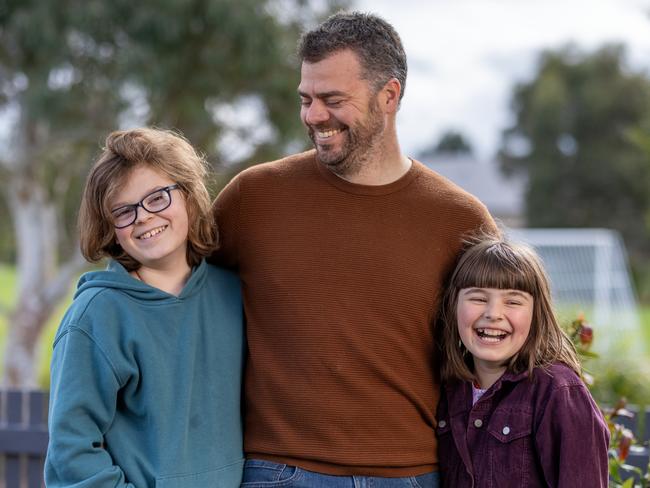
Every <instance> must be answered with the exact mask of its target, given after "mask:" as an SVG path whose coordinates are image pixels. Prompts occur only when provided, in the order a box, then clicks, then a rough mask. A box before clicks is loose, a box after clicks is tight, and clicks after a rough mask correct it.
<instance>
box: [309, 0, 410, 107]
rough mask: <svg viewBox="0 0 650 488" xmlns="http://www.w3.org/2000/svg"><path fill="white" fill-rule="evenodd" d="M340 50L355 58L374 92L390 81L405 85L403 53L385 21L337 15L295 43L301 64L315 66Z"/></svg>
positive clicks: (357, 14) (354, 14) (359, 15)
mask: <svg viewBox="0 0 650 488" xmlns="http://www.w3.org/2000/svg"><path fill="white" fill-rule="evenodd" d="M343 49H351V50H352V51H353V52H354V53H355V54H356V55H357V56H358V57H359V62H360V64H361V68H362V77H363V79H365V80H368V81H369V82H370V83H371V85H372V86H373V88H374V90H375V91H378V90H379V89H381V88H382V87H383V86H384V85H385V84H386V83H387V82H388V80H390V79H391V78H397V80H398V81H399V82H400V84H401V85H402V90H401V93H400V100H401V99H402V96H404V88H405V86H406V71H407V68H406V53H405V52H404V47H403V46H402V41H401V39H400V37H399V35H398V34H397V31H395V29H394V28H393V26H392V25H390V24H389V23H388V22H386V21H385V20H384V19H382V18H380V17H378V16H376V15H373V14H368V13H362V12H351V13H348V12H339V13H337V14H334V15H332V16H331V17H329V18H328V19H327V20H325V21H324V22H323V23H322V24H320V25H318V26H317V27H316V28H314V29H312V30H310V31H308V32H305V33H304V34H303V35H302V37H301V38H300V42H299V43H298V56H299V58H300V60H301V61H306V62H308V63H316V62H318V61H322V60H323V59H325V58H326V57H328V56H330V55H331V54H334V53H336V52H338V51H341V50H343Z"/></svg>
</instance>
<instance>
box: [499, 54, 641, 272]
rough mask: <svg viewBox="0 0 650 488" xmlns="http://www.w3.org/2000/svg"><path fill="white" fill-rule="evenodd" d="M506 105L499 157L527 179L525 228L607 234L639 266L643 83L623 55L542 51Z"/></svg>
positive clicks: (509, 167) (504, 165) (507, 165)
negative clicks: (616, 237)
mask: <svg viewBox="0 0 650 488" xmlns="http://www.w3.org/2000/svg"><path fill="white" fill-rule="evenodd" d="M512 106H513V110H514V115H515V123H514V125H513V126H512V127H511V128H509V129H508V130H506V131H505V132H504V134H503V140H502V145H501V150H500V157H501V161H502V164H503V168H504V169H505V170H507V171H523V172H525V174H527V175H528V178H529V189H528V193H527V195H526V204H527V208H526V216H527V220H528V223H529V225H531V226H533V227H608V228H612V229H617V230H619V231H620V232H621V233H622V235H623V237H624V239H625V242H626V244H627V247H628V249H629V251H630V253H631V255H632V257H633V259H634V260H647V259H649V258H650V248H648V246H647V242H648V240H649V239H650V219H648V216H649V215H650V192H648V188H650V136H648V134H649V132H648V130H647V129H648V127H650V122H649V120H650V119H649V114H650V81H649V80H648V79H647V78H646V77H645V76H644V75H642V74H640V73H633V72H631V71H630V70H628V69H627V68H626V66H625V53H624V50H623V48H622V47H617V46H609V47H604V48H602V49H600V50H598V51H596V52H594V53H592V54H584V53H581V52H579V51H577V50H576V49H573V48H571V47H568V48H565V49H563V50H560V51H557V52H546V53H544V54H543V55H542V56H541V58H540V61H539V64H538V67H537V71H536V73H535V76H534V78H533V79H532V81H529V82H527V83H522V84H520V85H518V86H517V87H516V88H515V91H514V94H513V99H512Z"/></svg>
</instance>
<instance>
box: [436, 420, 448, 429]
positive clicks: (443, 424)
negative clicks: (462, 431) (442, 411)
mask: <svg viewBox="0 0 650 488" xmlns="http://www.w3.org/2000/svg"><path fill="white" fill-rule="evenodd" d="M446 426H447V422H445V421H444V420H441V421H440V422H438V427H440V428H441V429H444V428H445V427H446Z"/></svg>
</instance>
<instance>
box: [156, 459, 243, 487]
mask: <svg viewBox="0 0 650 488" xmlns="http://www.w3.org/2000/svg"><path fill="white" fill-rule="evenodd" d="M243 468H244V460H243V459H241V460H239V461H236V462H234V463H231V464H228V465H226V466H221V467H219V468H216V469H213V470H209V471H202V472H200V473H191V474H181V475H170V476H161V477H159V478H156V488H206V487H210V488H238V487H239V484H240V483H241V479H242V471H243Z"/></svg>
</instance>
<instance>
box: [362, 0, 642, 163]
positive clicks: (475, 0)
mask: <svg viewBox="0 0 650 488" xmlns="http://www.w3.org/2000/svg"><path fill="white" fill-rule="evenodd" d="M356 5H357V8H358V9H359V10H363V11H371V12H375V13H377V14H379V15H381V16H382V17H384V18H385V19H386V20H388V21H389V22H391V23H392V24H393V25H394V26H395V28H396V29H397V30H398V32H399V33H400V35H401V37H402V40H403V42H404V44H405V47H406V51H407V54H408V56H409V77H408V82H407V88H406V94H405V98H404V101H403V104H402V109H401V113H400V115H399V135H400V140H401V141H402V146H403V148H402V149H403V150H404V151H405V152H406V153H408V154H410V155H414V154H416V153H417V151H418V150H420V149H422V148H424V147H426V146H428V145H430V144H431V143H433V142H435V141H437V139H438V137H439V136H440V134H441V132H442V131H444V130H445V129H448V128H452V129H456V130H460V131H461V132H463V133H464V134H466V135H467V136H469V138H470V140H471V141H472V143H473V144H474V147H475V149H476V150H477V152H478V155H479V156H480V157H482V158H486V157H490V156H491V155H492V154H493V153H494V151H495V150H496V147H497V145H498V140H499V134H500V130H501V129H502V128H504V127H505V126H506V125H508V122H509V120H510V119H509V115H510V114H509V112H508V103H509V97H510V93H511V90H512V87H513V85H514V83H515V82H516V81H520V80H526V79H529V78H530V77H531V76H532V74H533V69H534V66H535V62H536V60H537V55H538V54H539V52H540V51H541V50H543V49H549V48H558V47H561V46H564V45H566V44H567V43H569V42H573V43H575V44H576V45H577V46H579V47H581V48H583V49H585V50H593V49H595V48H597V47H599V46H601V45H602V44H604V43H605V42H619V43H623V44H625V45H626V46H627V47H628V59H629V61H630V63H629V64H630V67H631V69H634V70H643V71H645V72H648V70H649V69H650V0H644V1H641V0H428V1H424V0H357V2H356Z"/></svg>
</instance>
